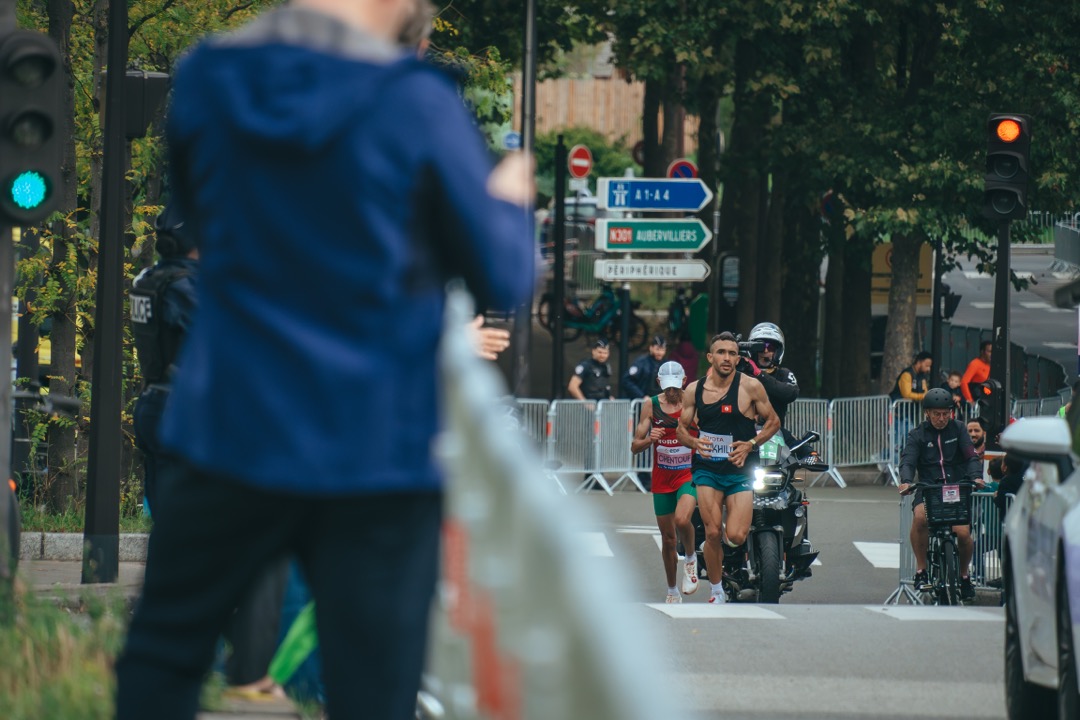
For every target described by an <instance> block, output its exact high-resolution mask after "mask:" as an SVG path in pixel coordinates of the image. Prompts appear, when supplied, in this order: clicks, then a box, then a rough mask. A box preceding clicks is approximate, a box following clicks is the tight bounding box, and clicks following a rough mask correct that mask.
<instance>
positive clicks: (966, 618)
mask: <svg viewBox="0 0 1080 720" xmlns="http://www.w3.org/2000/svg"><path fill="white" fill-rule="evenodd" d="M645 607H648V608H652V609H653V610H656V611H658V612H661V613H663V614H664V615H667V616H668V617H670V618H671V619H673V620H710V619H718V620H791V619H797V620H799V621H805V619H806V616H805V613H804V612H803V611H804V610H805V608H806V606H804V605H800V606H798V608H799V611H800V615H799V617H798V618H788V617H786V616H785V615H784V614H783V610H784V607H783V606H777V605H771V606H768V607H766V606H763V605H755V604H752V603H732V602H726V603H724V604H722V605H710V604H709V603H707V602H684V603H681V604H672V605H668V604H666V603H645ZM833 607H834V608H835V607H837V606H833ZM848 607H849V608H850V609H851V610H868V611H870V612H873V613H877V614H879V615H883V616H885V617H888V618H891V619H893V620H896V621H898V622H909V621H914V622H1004V619H1005V616H1004V613H1003V612H1002V611H1001V608H971V607H935V606H931V605H884V606H882V605H851V606H848ZM771 608H776V609H771Z"/></svg>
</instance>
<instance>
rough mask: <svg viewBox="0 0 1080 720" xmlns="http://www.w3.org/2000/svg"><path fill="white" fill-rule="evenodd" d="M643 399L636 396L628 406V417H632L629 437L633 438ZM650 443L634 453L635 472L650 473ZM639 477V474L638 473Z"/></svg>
mask: <svg viewBox="0 0 1080 720" xmlns="http://www.w3.org/2000/svg"><path fill="white" fill-rule="evenodd" d="M644 404H645V401H644V400H642V399H640V398H638V399H637V400H634V401H633V403H632V404H631V406H630V417H631V418H633V423H634V424H633V425H631V427H630V433H631V435H630V437H631V438H633V432H634V429H635V428H636V427H637V422H638V420H640V419H641V408H642V406H644ZM652 455H653V452H652V445H649V447H647V448H645V449H644V450H642V451H641V452H639V453H637V454H636V455H634V471H635V472H637V473H639V474H640V473H651V472H652ZM639 478H640V475H639Z"/></svg>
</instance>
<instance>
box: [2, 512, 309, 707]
mask: <svg viewBox="0 0 1080 720" xmlns="http://www.w3.org/2000/svg"><path fill="white" fill-rule="evenodd" d="M38 534H39V535H40V533H38ZM78 537H79V539H80V541H81V536H78ZM145 567H146V566H145V563H142V562H121V563H120V573H119V577H118V578H117V582H115V583H98V584H87V585H83V584H82V562H81V561H78V560H37V559H34V560H20V561H19V577H20V578H21V579H22V581H23V582H24V583H26V584H27V585H28V586H29V588H30V589H32V590H33V591H34V592H35V593H36V594H37V595H38V597H41V598H45V599H51V600H54V601H56V602H57V603H59V604H61V605H63V606H64V607H69V608H72V609H77V608H78V607H79V606H80V605H81V602H80V600H79V598H81V597H84V596H86V595H87V594H90V595H94V596H97V597H107V596H110V595H115V594H122V595H123V597H124V598H126V599H127V601H128V603H129V604H133V603H134V601H135V599H136V598H137V597H138V595H139V591H140V590H141V589H142V581H143V571H144V570H145ZM222 703H223V707H222V708H221V709H219V710H214V711H206V712H202V713H199V715H198V717H197V720H299V719H300V717H301V715H300V713H299V712H298V711H297V710H296V707H295V706H294V705H293V704H292V703H291V702H289V701H287V700H273V699H267V700H241V699H237V698H230V697H226V698H224V699H223V700H222Z"/></svg>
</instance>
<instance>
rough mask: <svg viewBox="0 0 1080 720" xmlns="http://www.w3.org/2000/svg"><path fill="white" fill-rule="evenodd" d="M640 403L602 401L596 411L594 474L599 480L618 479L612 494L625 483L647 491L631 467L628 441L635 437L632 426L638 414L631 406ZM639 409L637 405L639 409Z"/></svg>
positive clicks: (632, 454) (632, 464) (632, 466)
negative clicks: (609, 476)
mask: <svg viewBox="0 0 1080 720" xmlns="http://www.w3.org/2000/svg"><path fill="white" fill-rule="evenodd" d="M635 402H636V403H640V400H634V401H630V400H601V401H600V402H599V403H598V404H597V407H596V427H597V433H596V467H595V469H594V472H595V473H596V474H598V475H600V476H601V477H603V476H605V475H618V476H619V479H618V480H616V481H615V482H614V483H612V484H611V489H612V490H618V489H619V487H621V486H622V484H623V483H625V482H630V483H631V484H632V485H634V487H636V488H637V489H638V490H639V491H641V492H643V493H645V492H648V490H646V489H645V486H644V485H642V484H641V480H639V479H638V476H637V470H636V468H635V467H634V453H632V452H630V441H631V440H632V439H633V437H634V425H635V424H636V420H637V413H635V412H634V407H633V403H635ZM638 407H639V408H640V405H639V406H638Z"/></svg>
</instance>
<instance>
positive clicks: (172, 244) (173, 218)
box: [154, 203, 195, 258]
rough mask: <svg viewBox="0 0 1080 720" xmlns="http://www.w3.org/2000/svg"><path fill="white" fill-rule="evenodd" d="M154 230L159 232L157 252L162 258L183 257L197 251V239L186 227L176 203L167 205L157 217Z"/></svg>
mask: <svg viewBox="0 0 1080 720" xmlns="http://www.w3.org/2000/svg"><path fill="white" fill-rule="evenodd" d="M154 230H155V231H156V232H157V251H158V253H159V254H160V255H161V256H162V257H167V258H173V257H183V256H185V255H187V254H188V253H189V252H191V251H192V250H194V249H195V238H194V237H192V233H191V231H190V230H189V229H188V228H187V227H186V226H185V225H184V219H183V218H182V217H180V212H179V211H178V210H177V209H176V204H175V203H169V204H168V205H166V206H165V209H164V210H162V211H161V214H160V215H158V216H157V220H155V221H154Z"/></svg>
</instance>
